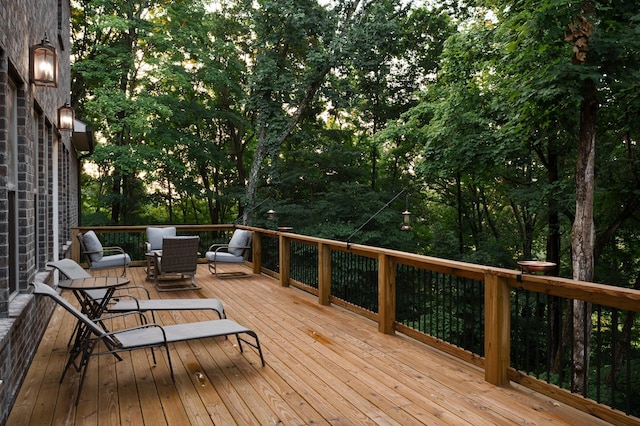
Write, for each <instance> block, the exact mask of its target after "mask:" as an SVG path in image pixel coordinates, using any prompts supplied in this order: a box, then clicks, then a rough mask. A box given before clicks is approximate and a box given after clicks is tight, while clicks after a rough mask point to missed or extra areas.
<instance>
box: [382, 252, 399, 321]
mask: <svg viewBox="0 0 640 426" xmlns="http://www.w3.org/2000/svg"><path fill="white" fill-rule="evenodd" d="M395 321H396V274H395V263H394V262H393V260H392V259H391V258H390V257H389V256H386V255H385V254H382V253H381V254H380V255H379V256H378V331H380V332H381V333H384V334H394V333H395V326H394V324H395Z"/></svg>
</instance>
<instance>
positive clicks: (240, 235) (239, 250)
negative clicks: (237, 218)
mask: <svg viewBox="0 0 640 426" xmlns="http://www.w3.org/2000/svg"><path fill="white" fill-rule="evenodd" d="M249 237H251V232H250V231H246V230H244V229H236V230H235V231H234V232H233V236H232V237H231V241H229V253H231V254H232V255H234V256H242V255H243V254H244V250H245V249H244V247H246V246H247V245H248V244H249ZM225 260H226V259H225ZM218 261H220V258H218Z"/></svg>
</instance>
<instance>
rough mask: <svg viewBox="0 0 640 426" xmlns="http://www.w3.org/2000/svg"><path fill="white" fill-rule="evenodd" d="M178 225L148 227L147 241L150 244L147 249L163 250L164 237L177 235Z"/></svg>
mask: <svg viewBox="0 0 640 426" xmlns="http://www.w3.org/2000/svg"><path fill="white" fill-rule="evenodd" d="M175 236H176V227H175V226H169V227H167V228H147V241H148V242H149V246H148V247H147V251H151V250H162V239H163V238H164V237H175Z"/></svg>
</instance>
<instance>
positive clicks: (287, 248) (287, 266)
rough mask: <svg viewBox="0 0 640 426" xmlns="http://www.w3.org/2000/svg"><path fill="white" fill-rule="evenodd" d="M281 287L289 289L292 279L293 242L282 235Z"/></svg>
mask: <svg viewBox="0 0 640 426" xmlns="http://www.w3.org/2000/svg"><path fill="white" fill-rule="evenodd" d="M279 238H280V244H279V245H280V255H279V256H280V285H281V286H282V287H289V279H290V277H291V240H290V239H289V238H287V237H285V236H284V235H282V234H280V237H279Z"/></svg>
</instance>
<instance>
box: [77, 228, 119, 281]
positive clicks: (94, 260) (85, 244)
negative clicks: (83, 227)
mask: <svg viewBox="0 0 640 426" xmlns="http://www.w3.org/2000/svg"><path fill="white" fill-rule="evenodd" d="M78 242H79V243H80V250H81V251H82V254H83V255H84V256H85V259H86V260H87V263H88V264H89V268H90V269H94V270H95V269H113V268H122V276H123V277H124V276H125V275H127V266H129V263H130V262H131V258H130V257H129V255H128V254H127V253H125V251H124V250H123V249H122V247H117V246H112V247H103V246H102V243H101V242H100V239H98V236H97V235H96V233H95V232H93V231H87V232H85V233H84V234H82V233H78ZM105 253H115V254H109V255H105Z"/></svg>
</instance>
